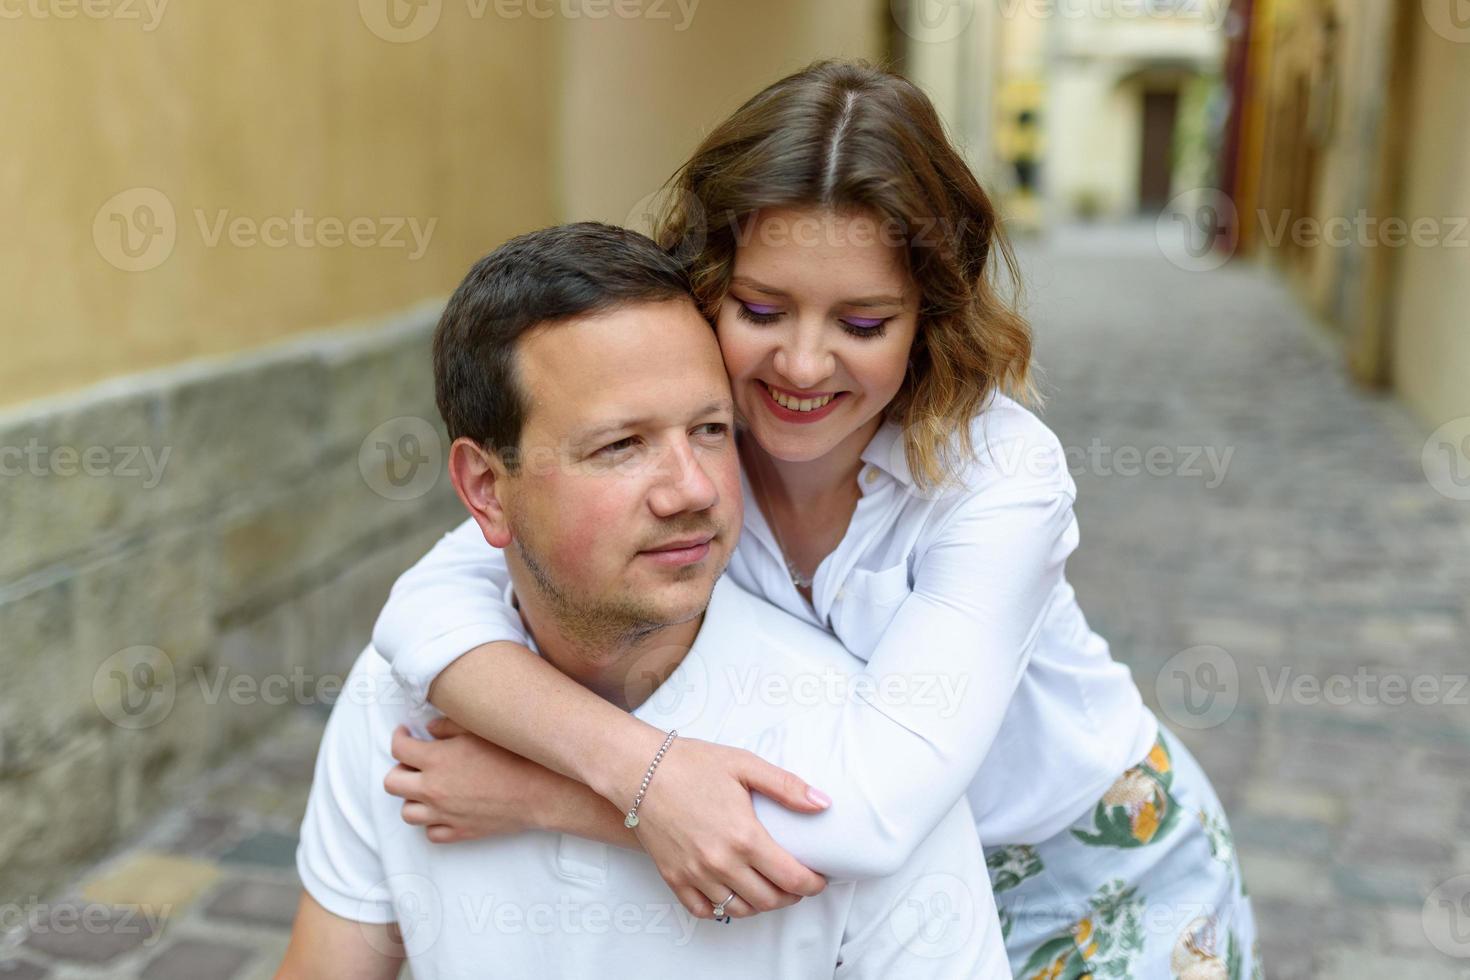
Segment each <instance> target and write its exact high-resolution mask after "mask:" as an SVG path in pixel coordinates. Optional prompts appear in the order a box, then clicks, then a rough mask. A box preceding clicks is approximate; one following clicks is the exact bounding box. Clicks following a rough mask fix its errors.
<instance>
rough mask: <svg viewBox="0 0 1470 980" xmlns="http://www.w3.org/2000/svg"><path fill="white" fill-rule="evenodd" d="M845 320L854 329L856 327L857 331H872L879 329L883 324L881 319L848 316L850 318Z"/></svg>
mask: <svg viewBox="0 0 1470 980" xmlns="http://www.w3.org/2000/svg"><path fill="white" fill-rule="evenodd" d="M846 319H847V322H848V323H850V324H852V325H853V326H854V327H858V328H859V329H862V330H872V329H874V328H875V327H881V326H883V323H884V321H883V320H882V319H873V318H870V317H857V316H850V317H847V318H846Z"/></svg>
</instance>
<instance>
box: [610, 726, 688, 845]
mask: <svg viewBox="0 0 1470 980" xmlns="http://www.w3.org/2000/svg"><path fill="white" fill-rule="evenodd" d="M677 734H679V733H678V732H677V731H674V730H673V729H670V730H669V734H668V736H667V737H666V738H665V739H664V744H663V745H660V746H659V747H658V752H656V753H654V756H653V761H652V762H650V763H649V764H648V771H647V772H645V773H644V774H643V785H641V786H639V787H638V795H637V796H635V797H633V805H632V806H630V807H628V815H627V816H626V817H624V818H623V826H624V827H628V828H630V829H631V828H633V827H636V826H638V807H639V805H640V804H642V802H643V794H644V793H647V792H648V781H649V780H650V779H652V778H653V771H654V770H655V769H657V768H658V764H659V762H660V761H662V759H663V757H664V753H665V752H667V751H668V750H669V743H670V742H672V741H673V740H674V736H675V735H677Z"/></svg>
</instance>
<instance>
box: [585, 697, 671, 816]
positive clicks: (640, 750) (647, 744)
mask: <svg viewBox="0 0 1470 980" xmlns="http://www.w3.org/2000/svg"><path fill="white" fill-rule="evenodd" d="M625 717H626V718H627V719H628V721H629V722H630V724H628V725H626V726H621V729H620V730H619V731H617V732H615V733H613V735H612V737H611V738H608V739H606V740H605V741H604V742H603V745H602V751H601V752H600V753H599V754H598V756H597V757H596V758H595V759H593V760H592V763H591V764H590V765H589V766H588V767H587V768H588V772H587V778H586V779H585V782H586V783H587V785H588V786H590V787H591V788H592V789H593V791H594V792H596V793H597V795H598V796H601V797H602V798H603V799H605V800H607V801H608V802H609V803H611V804H612V805H613V806H615V807H617V808H618V809H619V810H623V811H626V810H627V809H628V807H629V805H631V804H632V802H633V798H634V797H635V796H637V795H638V786H639V784H640V783H641V782H642V780H643V774H644V773H645V772H647V771H648V764H649V763H650V762H652V761H653V757H654V755H655V754H656V753H657V752H658V750H659V746H661V745H662V744H663V742H664V739H665V738H666V737H667V735H668V733H667V732H665V731H663V730H661V729H658V728H654V727H653V726H652V725H650V724H648V723H647V722H644V721H641V720H639V719H638V718H635V717H633V716H632V715H626V716H625Z"/></svg>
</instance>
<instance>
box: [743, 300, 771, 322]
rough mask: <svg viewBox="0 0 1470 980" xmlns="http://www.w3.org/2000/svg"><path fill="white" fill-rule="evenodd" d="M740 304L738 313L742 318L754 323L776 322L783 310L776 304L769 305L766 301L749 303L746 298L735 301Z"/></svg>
mask: <svg viewBox="0 0 1470 980" xmlns="http://www.w3.org/2000/svg"><path fill="white" fill-rule="evenodd" d="M735 302H736V303H737V304H738V305H739V309H737V310H736V311H735V312H736V315H738V316H739V317H740V318H741V319H744V320H749V321H750V322H752V323H774V322H776V321H777V320H779V319H780V318H781V310H780V308H779V307H776V306H768V305H767V304H765V303H747V302H745V301H744V300H736V301H735Z"/></svg>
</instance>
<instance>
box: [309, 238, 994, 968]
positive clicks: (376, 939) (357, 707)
mask: <svg viewBox="0 0 1470 980" xmlns="http://www.w3.org/2000/svg"><path fill="white" fill-rule="evenodd" d="M487 369H488V370H489V371H490V372H491V373H492V374H496V375H498V376H500V377H501V378H503V381H504V383H503V384H499V385H493V386H486V385H485V384H483V383H482V382H483V379H482V378H481V377H480V375H479V372H481V371H484V370H487ZM435 374H436V388H437V390H438V393H439V401H440V406H439V407H440V411H441V412H442V413H443V414H444V416H445V421H446V423H447V425H448V427H449V431H450V435H451V436H452V437H454V439H455V442H454V445H453V446H452V447H451V451H450V474H451V479H452V480H453V482H454V485H455V489H456V491H457V492H458V493H459V495H460V498H461V500H463V501H464V502H465V504H466V506H467V507H469V509H470V510H471V512H472V513H473V514H474V516H475V518H476V520H477V522H478V523H479V525H480V527H481V529H482V531H483V532H484V533H485V536H486V538H487V540H489V541H490V543H491V544H493V545H496V546H497V547H501V548H505V549H506V554H507V562H508V565H509V569H510V577H511V585H510V589H509V593H508V596H507V598H510V599H512V600H513V601H514V602H515V603H516V605H517V608H518V609H519V611H520V614H521V617H522V619H523V620H524V622H525V625H526V628H527V632H528V634H529V635H530V637H531V638H532V642H533V643H534V644H535V647H536V649H537V651H538V652H539V653H540V655H541V656H542V658H543V659H545V660H546V661H548V662H550V663H551V664H552V665H553V666H554V667H556V668H557V669H558V670H561V671H562V672H563V673H565V674H567V675H568V676H570V677H572V678H573V679H574V680H576V681H578V682H579V683H581V684H582V685H583V686H585V687H587V688H589V689H591V690H592V691H594V692H596V693H597V694H599V695H601V696H602V697H604V698H606V699H608V700H609V701H612V702H614V703H616V704H619V705H621V706H624V707H626V708H628V709H630V710H632V711H633V712H634V713H635V714H636V715H638V717H640V718H641V719H643V720H644V721H647V722H648V723H650V724H652V725H655V726H657V727H660V728H664V729H673V728H677V729H678V730H679V732H680V734H681V735H686V736H689V737H694V738H701V739H707V740H710V741H720V742H730V741H734V740H737V739H739V738H741V737H744V736H748V735H750V734H752V733H755V732H758V731H761V730H763V729H765V728H767V727H769V726H770V725H772V724H773V723H775V722H776V721H778V720H779V719H780V718H781V717H782V716H783V715H784V714H785V713H786V712H788V711H790V710H792V706H791V705H790V704H786V703H782V702H781V700H780V699H772V698H765V699H762V698H759V697H757V698H753V699H752V698H750V697H748V696H744V695H742V693H741V690H740V686H741V684H742V682H743V683H745V684H749V683H750V682H751V681H752V679H754V681H755V685H754V687H752V688H746V690H747V691H748V690H761V689H762V685H761V684H760V679H761V678H765V677H773V676H774V677H777V678H784V679H788V680H789V679H790V678H792V677H795V676H800V675H805V674H812V675H819V676H821V675H831V674H832V673H834V672H839V673H841V674H844V675H847V674H852V673H855V670H856V666H857V662H856V661H855V660H854V658H852V657H851V656H850V655H849V654H848V653H847V652H846V651H845V650H844V649H843V648H842V647H841V646H840V644H838V643H837V641H836V640H835V639H833V638H832V637H830V636H828V635H827V634H825V633H823V632H821V631H820V630H817V629H815V628H813V627H811V626H809V625H806V624H803V623H801V622H799V621H797V620H795V619H793V618H791V617H790V616H788V615H787V614H785V613H783V612H781V611H779V610H777V609H776V608H775V607H773V606H771V605H769V604H768V603H765V602H764V601H762V600H759V599H757V598H755V597H754V596H751V595H749V594H748V593H745V592H744V591H742V590H741V589H740V588H739V587H738V586H736V585H735V584H734V583H733V582H731V581H728V580H724V579H722V578H721V573H722V572H723V570H724V567H725V564H726V562H727V561H728V558H729V555H730V553H731V550H732V549H733V547H734V543H735V539H736V536H737V535H738V533H739V529H740V525H741V517H742V504H741V497H740V476H739V462H738V457H737V455H736V451H735V443H734V432H733V419H732V411H733V408H732V404H731V399H730V389H729V384H728V380H727V378H726V375H725V372H724V366H723V363H722V361H721V357H720V351H719V347H718V345H717V344H716V342H715V338H714V335H713V332H712V331H711V330H710V328H709V325H708V324H707V323H705V321H704V320H703V319H702V317H701V316H700V314H699V312H698V311H697V310H696V308H695V305H694V303H693V300H692V299H691V298H690V296H689V294H688V292H687V290H686V287H685V282H684V279H683V274H682V272H681V270H680V269H679V267H678V266H677V264H676V263H674V262H673V261H672V260H671V259H670V258H669V257H668V256H666V255H665V254H664V253H663V252H661V251H660V250H659V249H658V248H657V246H655V245H654V243H653V242H651V241H649V240H648V239H646V238H644V237H642V236H640V235H636V234H634V233H632V232H628V231H624V230H621V229H616V228H611V227H609V226H605V225H596V224H580V225H570V226H564V227H560V228H552V229H547V230H544V231H540V232H535V233H532V234H530V235H525V236H522V237H521V238H518V239H515V240H513V241H511V242H508V243H506V244H505V245H503V246H502V247H501V248H499V249H497V250H496V251H495V252H493V253H491V254H490V255H489V256H487V257H486V258H485V259H483V260H481V262H480V263H478V264H477V265H476V266H475V268H474V269H472V270H471V272H470V274H469V276H468V277H467V278H466V280H465V282H464V283H462V284H461V286H460V288H459V289H458V290H457V291H456V293H455V296H454V297H453V298H452V299H451V300H450V303H449V307H448V308H447V309H446V311H445V315H444V318H443V320H441V322H440V325H439V329H438V331H437V333H436V337H435ZM467 433H473V434H474V435H475V437H474V438H471V437H469V436H467V435H466V434H467ZM487 446H495V447H499V448H498V449H495V450H492V449H489V448H487ZM512 542H513V543H514V544H515V547H508V546H509V545H510V544H511V543H512ZM650 677H651V678H653V679H654V683H653V684H652V685H650V684H649V683H647V682H646V681H645V679H646V678H650ZM650 686H653V687H656V690H653V691H652V692H651V693H652V696H651V697H650V696H649V695H650V691H649V690H648V688H649V687H650ZM413 720H414V719H413V718H412V711H411V710H410V708H409V707H408V706H407V705H406V703H405V699H404V698H403V697H401V696H397V692H396V687H395V684H394V682H393V680H392V677H391V674H390V672H389V669H388V666H387V664H386V662H385V661H383V660H382V658H380V657H379V656H377V654H376V653H375V652H374V651H373V650H372V649H371V648H370V649H368V650H367V651H365V652H364V653H363V655H362V657H361V658H359V660H358V662H357V665H356V666H355V667H354V669H353V672H352V675H351V677H350V678H349V680H348V682H347V684H346V686H345V688H344V694H343V697H342V698H341V699H339V701H338V702H337V705H336V707H335V709H334V710H333V713H332V718H331V720H330V721H329V723H328V725H327V730H326V733H325V735H324V736H323V740H322V746H321V749H320V753H319V756H318V760H317V769H316V778H315V782H314V785H313V787H312V794H311V798H310V801H309V803H308V807H307V814H306V819H305V821H304V824H303V827H302V837H301V847H300V850H299V852H298V855H297V865H298V868H299V870H300V873H301V877H302V880H303V881H304V883H305V885H306V892H307V893H306V895H304V896H303V898H302V901H301V906H300V909H299V910H298V913H297V920H296V925H295V930H294V933H293V936H292V941H291V945H290V948H289V949H288V950H287V954H286V959H285V962H284V963H283V965H282V968H281V973H280V976H282V977H286V978H297V977H303V978H313V977H341V976H349V977H353V978H359V977H362V978H374V977H382V978H389V977H393V976H395V975H396V974H397V972H398V970H399V967H400V966H401V964H402V961H403V960H404V959H405V958H407V959H408V960H409V961H410V964H411V966H412V969H413V973H414V976H415V977H416V978H418V980H430V978H433V977H439V976H475V977H515V978H522V977H534V978H543V977H545V978H550V977H598V978H618V977H629V978H632V977H638V978H646V977H668V976H681V977H682V976H691V977H693V976H697V977H700V978H702V980H708V978H721V977H762V978H766V977H792V978H797V977H800V978H811V977H817V976H834V977H853V978H856V977H873V978H877V977H884V978H888V977H934V978H939V977H943V978H950V977H953V978H961V977H963V978H966V980H972V978H977V977H980V978H987V977H1006V976H1009V975H1010V974H1009V970H1008V968H1007V966H1006V961H1005V953H1004V949H1003V946H1002V943H1001V936H1000V928H999V922H998V920H997V918H996V911H995V905H994V900H993V898H992V896H991V894H990V888H989V878H988V876H987V873H986V869H985V865H984V860H983V857H982V855H981V852H980V845H979V842H978V841H977V840H976V838H975V833H974V823H973V819H972V817H971V814H970V812H969V807H968V804H967V803H966V802H965V801H964V800H963V799H962V800H961V801H960V802H959V803H958V804H957V805H956V806H955V808H954V809H953V810H952V811H951V812H950V813H949V814H948V815H947V816H946V818H945V819H944V820H943V821H942V822H941V824H940V826H939V827H938V828H937V829H936V830H935V831H934V833H933V834H932V835H931V836H930V837H929V838H928V839H927V840H926V841H925V842H924V843H923V844H921V845H920V846H919V847H918V848H917V849H916V851H915V852H914V854H913V855H912V856H911V857H910V859H909V861H908V862H907V863H906V864H905V866H904V867H903V868H902V869H900V871H899V872H898V873H897V874H894V875H892V876H890V877H887V878H878V879H871V880H867V881H863V882H857V883H854V882H845V883H832V884H830V885H829V886H828V887H827V888H826V889H825V890H824V891H823V892H822V893H821V894H819V895H816V896H814V897H810V898H807V899H805V900H803V901H801V902H800V903H798V904H796V905H793V906H791V907H789V908H783V909H780V910H778V911H774V912H769V913H766V914H764V915H760V916H756V917H753V918H747V919H741V920H739V921H738V922H731V921H729V920H728V919H727V920H724V921H710V920H699V919H695V918H694V917H692V916H690V915H689V914H688V913H687V912H686V911H685V910H684V908H683V907H682V906H681V905H680V903H679V902H678V901H676V900H675V898H674V896H673V895H672V894H670V892H669V890H668V888H667V886H666V885H665V884H664V882H663V880H662V879H661V878H660V876H659V874H658V871H657V869H656V868H655V866H654V865H653V863H652V862H651V861H649V860H648V859H647V857H646V856H645V855H643V854H641V853H639V852H637V851H634V850H631V849H622V848H618V847H609V846H608V845H606V844H603V843H598V842H595V841H591V840H586V839H583V838H580V837H574V836H570V835H562V834H554V833H549V832H545V831H528V832H522V833H516V834H507V835H501V836H496V837H491V838H486V839H482V840H476V841H468V842H462V843H459V844H453V845H448V846H445V845H438V844H431V843H430V842H429V841H428V839H427V837H426V835H425V834H424V832H423V830H422V829H420V828H418V827H415V826H411V825H408V824H406V823H404V822H403V820H402V819H401V818H400V811H399V803H398V800H397V799H396V798H394V797H393V796H390V795H389V794H388V793H387V792H386V791H385V790H384V788H383V781H384V777H385V775H386V774H388V773H389V772H390V770H392V769H393V768H394V759H393V757H392V756H391V755H390V752H389V744H390V739H391V737H392V735H393V732H394V730H395V729H396V728H397V726H398V725H400V724H404V723H408V722H412V721H413ZM654 778H655V779H656V778H657V775H656V773H655V775H654ZM812 819H818V820H820V819H821V817H820V815H816V816H813V817H812Z"/></svg>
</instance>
